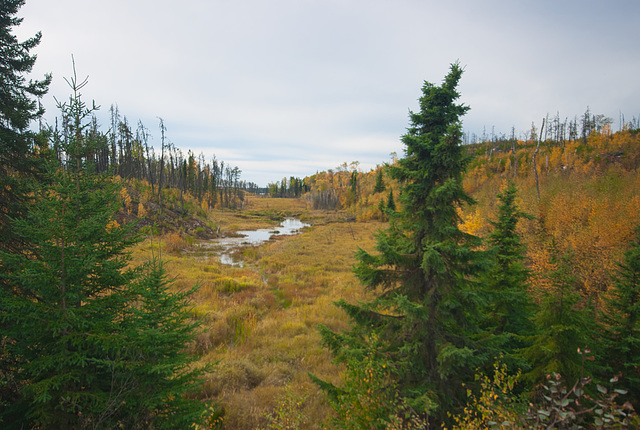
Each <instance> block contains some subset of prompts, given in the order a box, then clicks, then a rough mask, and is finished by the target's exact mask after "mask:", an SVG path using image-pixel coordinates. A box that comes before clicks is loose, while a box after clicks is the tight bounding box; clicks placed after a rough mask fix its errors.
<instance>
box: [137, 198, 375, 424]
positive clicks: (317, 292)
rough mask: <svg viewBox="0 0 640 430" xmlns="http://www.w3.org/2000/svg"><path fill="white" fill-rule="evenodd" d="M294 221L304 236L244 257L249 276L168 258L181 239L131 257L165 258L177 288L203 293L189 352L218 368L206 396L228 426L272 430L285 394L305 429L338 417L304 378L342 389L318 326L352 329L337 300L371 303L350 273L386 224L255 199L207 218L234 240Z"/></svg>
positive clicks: (298, 203)
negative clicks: (301, 224)
mask: <svg viewBox="0 0 640 430" xmlns="http://www.w3.org/2000/svg"><path fill="white" fill-rule="evenodd" d="M292 215H293V216H298V217H300V218H301V219H303V220H305V221H306V222H308V223H311V224H312V226H311V227H310V228H307V229H305V232H304V233H303V234H300V235H296V236H285V237H280V238H278V239H277V240H275V241H271V242H269V243H266V244H264V245H262V246H260V247H257V248H250V249H246V250H245V251H244V267H242V268H241V267H231V266H225V265H221V264H219V263H218V262H217V261H216V260H215V259H214V258H205V257H203V256H201V255H198V254H192V253H187V252H176V250H175V249H173V248H172V249H171V251H172V252H168V250H167V249H166V248H167V243H169V244H171V243H172V240H173V241H176V238H175V237H165V238H163V240H162V241H159V240H158V239H157V238H149V239H147V240H145V241H144V242H143V243H141V244H140V245H139V246H138V247H136V248H135V249H134V250H133V260H134V261H133V263H134V264H140V263H142V262H144V261H145V260H146V259H148V258H149V257H150V256H151V255H152V252H153V253H154V254H155V255H158V254H159V253H161V254H162V258H163V260H164V262H165V267H166V269H167V271H168V273H169V275H170V276H171V277H175V282H174V285H175V288H177V289H180V288H188V287H190V286H191V285H193V284H195V283H198V284H199V285H200V289H199V291H198V292H197V293H196V294H195V295H194V297H193V309H192V313H193V315H194V318H198V319H200V320H201V321H202V323H203V326H204V331H203V333H201V334H200V335H199V336H198V338H197V340H196V342H195V343H194V345H192V347H191V350H192V352H194V353H196V354H198V355H199V357H200V362H201V363H202V364H211V363H217V364H215V365H214V367H213V368H212V370H211V372H210V373H209V374H208V375H207V376H206V378H205V381H204V386H203V391H202V394H201V396H202V398H203V399H207V400H217V401H218V402H220V404H221V405H222V406H223V407H224V409H225V417H224V428H228V429H255V428H266V426H267V424H268V420H267V415H269V414H272V413H273V411H274V410H275V408H277V407H278V406H279V405H280V404H281V403H282V402H283V401H284V399H285V396H286V395H294V396H296V398H301V399H304V401H301V402H299V403H300V405H299V406H296V407H298V409H299V410H298V411H296V413H298V414H300V415H302V416H304V417H305V422H307V423H308V424H307V428H320V425H321V423H323V422H325V420H326V419H327V417H329V416H330V415H331V409H330V407H329V406H328V404H327V403H326V402H325V400H324V395H323V394H322V393H321V392H320V391H319V389H318V388H317V387H316V386H315V385H314V384H312V383H311V382H310V380H309V378H308V376H307V373H308V372H310V373H313V374H315V375H317V376H319V377H321V378H324V379H327V380H330V381H333V382H339V375H340V372H341V371H342V369H341V368H340V367H339V366H338V365H336V364H334V363H332V356H331V354H330V353H329V352H328V351H327V350H326V349H324V348H323V347H322V345H321V342H320V335H319V333H318V330H317V326H318V324H325V325H327V326H329V327H331V328H333V329H341V328H347V327H348V321H347V318H346V316H345V314H344V313H343V312H342V311H340V310H339V309H338V308H336V307H335V306H334V305H333V302H334V301H336V300H338V299H340V298H345V299H346V300H348V301H351V302H355V301H358V300H363V299H365V295H364V292H363V288H362V287H361V285H360V284H359V282H358V280H357V279H356V278H355V277H354V275H353V274H352V272H351V268H352V266H353V264H354V263H355V259H354V252H355V250H356V249H357V247H362V248H365V249H371V248H372V247H373V245H374V239H373V234H374V232H375V231H377V230H378V229H379V228H381V227H382V224H379V223H377V222H368V223H365V222H357V223H356V222H347V221H346V219H347V218H348V217H347V216H346V215H345V214H344V213H340V212H320V211H311V210H309V209H307V203H306V202H305V201H303V200H294V199H272V198H257V197H254V198H251V199H250V200H249V202H248V204H247V205H246V206H245V208H244V209H243V210H242V211H215V212H211V216H210V219H211V221H212V222H213V223H214V224H216V225H217V226H220V231H221V233H223V234H230V233H233V231H234V230H246V229H254V228H262V227H267V226H274V225H277V224H278V223H279V222H280V220H281V219H282V218H283V217H284V216H292ZM152 242H153V246H152ZM159 242H162V246H159V245H158V243H159ZM180 245H181V246H184V243H182V242H181V243H180ZM197 245H198V244H197V243H194V244H193V245H191V246H192V247H197ZM296 405H297V403H296Z"/></svg>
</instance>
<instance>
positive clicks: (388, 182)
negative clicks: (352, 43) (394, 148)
mask: <svg viewBox="0 0 640 430" xmlns="http://www.w3.org/2000/svg"><path fill="white" fill-rule="evenodd" d="M23 3H24V1H23V0H11V1H6V2H4V3H3V7H2V10H0V43H1V46H0V49H1V50H2V58H3V59H6V61H4V60H3V66H2V67H1V68H0V76H1V77H2V84H1V86H0V94H1V97H0V100H1V103H0V194H1V198H0V424H2V425H3V426H4V427H5V428H7V429H24V428H33V429H49V428H51V429H58V428H69V429H76V428H77V429H83V428H93V429H112V428H132V429H136V428H140V429H156V428H172V429H173V428H185V429H187V428H193V429H206V428H216V429H320V428H336V429H435V428H445V429H577V428H589V429H590V428H593V429H618V428H639V427H640V418H639V417H638V415H637V412H636V411H637V409H638V408H639V407H640V215H639V214H640V177H639V175H638V172H639V168H640V132H639V129H640V127H639V124H638V120H637V119H636V118H633V119H632V120H631V121H629V122H624V121H621V124H620V127H619V129H618V130H617V131H614V130H612V123H613V122H612V120H611V119H610V118H607V117H606V116H604V115H601V114H593V113H592V112H591V111H590V110H589V108H587V110H586V111H585V112H584V114H582V115H580V116H579V117H578V116H575V117H574V118H573V119H571V120H569V119H568V118H566V119H562V118H561V117H560V114H559V113H558V114H556V115H555V116H552V117H549V116H547V117H545V118H540V119H538V120H537V121H538V122H533V123H532V125H531V129H530V131H529V132H528V133H526V136H525V138H524V139H518V138H516V136H515V133H514V132H513V131H512V133H511V135H510V136H506V135H496V134H495V133H493V132H492V133H491V136H487V135H486V133H485V134H483V136H482V137H481V138H478V136H475V135H473V136H469V135H468V134H465V133H463V129H462V121H463V118H464V115H465V113H466V112H467V111H468V109H469V107H468V106H465V105H463V104H460V103H458V99H459V97H460V94H459V93H458V90H457V88H458V85H459V82H460V80H461V79H464V73H463V69H462V68H461V67H460V65H459V64H458V63H454V64H452V65H451V67H450V70H449V73H448V74H447V75H446V76H445V77H444V79H443V80H442V82H441V83H440V84H434V83H431V82H425V83H424V86H423V87H422V88H421V93H420V94H419V99H418V101H419V110H418V111H416V112H412V111H411V112H410V113H409V118H408V123H409V125H408V127H407V131H406V133H405V134H404V135H403V136H402V137H401V140H402V143H403V144H404V148H405V151H404V154H402V155H400V156H396V157H395V158H394V159H393V160H391V161H389V162H387V163H382V162H381V164H380V165H378V166H377V167H376V168H375V169H369V170H368V171H365V170H363V169H361V167H360V163H358V162H357V161H353V162H350V163H347V162H345V163H343V164H342V165H340V166H336V167H334V168H328V169H327V170H326V171H322V172H316V173H315V174H313V175H310V176H307V177H304V178H297V177H293V176H289V177H284V178H283V179H282V180H281V181H279V182H276V183H271V184H268V185H267V187H266V188H264V189H261V188H260V187H259V186H258V185H256V184H253V183H247V182H245V181H243V180H242V179H241V173H242V172H241V171H240V170H239V169H238V168H237V167H232V166H230V165H229V164H228V163H225V162H223V161H221V160H218V159H216V158H215V157H214V158H212V159H211V160H206V159H205V157H204V156H203V155H198V156H196V155H195V154H194V153H193V152H192V151H190V150H187V152H186V153H184V152H183V151H182V150H181V149H178V148H177V147H176V146H175V145H174V144H173V143H171V142H170V140H169V138H168V137H167V133H168V132H167V128H166V127H165V123H164V121H163V120H159V132H160V136H161V139H160V149H159V151H158V150H155V149H154V148H153V146H152V145H150V144H149V133H150V132H149V130H148V129H146V128H145V126H144V125H143V124H142V123H138V124H137V126H136V127H132V126H131V124H130V123H129V121H128V120H127V118H126V117H124V116H122V115H121V113H120V112H119V110H118V108H117V107H116V106H112V107H111V109H110V113H111V115H110V116H111V122H110V124H109V125H108V127H107V129H106V130H105V129H104V127H101V126H100V125H99V124H98V121H97V120H96V115H95V112H96V109H97V106H96V105H95V103H93V102H92V103H87V102H86V101H85V99H84V98H83V96H82V95H81V93H85V92H87V91H88V92H90V88H91V84H93V83H89V82H88V81H87V80H86V79H82V78H78V77H77V75H75V74H74V75H73V76H71V77H69V78H68V79H67V83H68V84H69V91H70V95H69V97H68V99H67V100H66V101H64V102H58V106H57V115H58V119H57V120H56V121H55V123H54V124H51V125H44V124H42V121H40V120H41V118H42V115H43V111H42V109H41V108H40V106H39V103H38V98H39V97H41V96H42V95H44V94H46V92H47V90H48V86H49V85H50V82H51V77H50V76H45V77H44V78H43V79H42V80H35V81H34V80H28V79H27V78H28V77H29V72H30V71H31V70H32V67H33V65H34V63H35V61H36V57H35V55H33V53H31V52H30V51H31V50H32V49H33V48H35V47H36V46H37V45H38V43H39V40H40V37H41V36H40V34H39V33H38V34H36V35H35V36H33V37H32V38H30V39H28V40H26V41H23V42H20V41H18V40H17V38H16V37H15V36H14V35H13V30H14V29H15V27H16V26H18V25H19V24H20V19H19V18H18V17H17V14H18V11H19V8H20V6H21V5H22V4H23ZM134 128H135V130H134ZM291 218H294V219H299V220H301V221H303V222H304V223H305V224H306V225H307V226H306V227H305V228H304V229H303V230H302V231H301V232H300V233H299V234H295V235H285V234H284V233H282V232H280V231H279V228H280V223H281V222H282V221H283V220H286V219H291ZM255 229H267V230H269V231H270V233H271V234H272V235H271V239H269V240H267V241H265V242H264V243H261V244H255V245H250V244H242V243H241V244H240V245H238V246H236V247H235V248H231V249H230V250H229V251H228V252H231V253H232V254H233V256H234V260H233V263H231V264H230V263H224V262H223V261H222V260H221V258H220V255H219V252H220V250H219V249H218V248H216V243H218V242H217V241H220V240H224V239H228V238H238V237H239V236H241V235H242V234H243V232H246V231H250V230H255Z"/></svg>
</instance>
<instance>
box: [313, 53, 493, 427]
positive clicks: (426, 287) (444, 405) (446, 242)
mask: <svg viewBox="0 0 640 430" xmlns="http://www.w3.org/2000/svg"><path fill="white" fill-rule="evenodd" d="M461 75H462V68H461V67H460V66H459V65H458V64H457V63H456V64H453V65H452V66H451V70H450V72H449V74H448V75H447V76H446V77H445V79H444V81H443V83H442V85H441V86H436V85H434V84H431V83H429V82H425V84H424V86H423V87H422V97H420V99H419V103H420V110H419V111H418V112H416V113H414V112H410V115H409V116H410V126H409V128H408V131H407V133H406V134H405V135H404V136H402V142H403V143H404V144H405V146H406V148H405V157H404V158H401V159H400V160H398V162H397V164H396V165H394V166H391V167H390V169H389V172H390V175H391V177H392V178H394V179H397V180H398V181H399V183H400V184H401V190H400V196H399V199H400V201H401V208H400V211H399V212H396V213H394V214H392V218H391V220H390V226H389V228H388V229H387V230H386V231H384V232H381V233H380V234H379V235H378V236H377V246H376V248H377V251H378V253H376V254H371V253H368V252H366V251H364V250H359V251H358V253H357V258H358V260H359V261H358V263H357V265H356V267H355V273H356V275H357V276H358V278H359V279H360V280H361V282H362V283H363V284H364V286H365V288H367V289H369V290H372V291H375V292H376V294H377V297H376V299H375V300H373V301H372V302H370V303H366V304H361V305H354V304H348V303H346V302H345V301H341V302H339V305H340V306H341V307H342V308H343V309H344V310H345V311H346V312H347V313H348V314H349V316H350V317H351V318H352V320H353V328H352V329H351V331H349V332H346V333H334V332H332V331H330V330H329V329H327V328H323V329H322V334H323V340H324V342H325V344H326V345H327V346H328V347H329V348H330V349H332V350H333V351H334V353H336V354H337V356H338V357H339V358H340V357H348V356H353V355H358V354H359V355H362V351H365V350H366V339H368V338H369V337H370V334H371V332H373V333H374V334H375V335H376V336H377V337H378V338H379V339H380V341H381V342H386V347H385V348H384V351H385V354H386V358H385V359H386V360H387V361H388V362H389V363H390V366H392V367H394V369H395V370H394V371H393V373H394V374H396V375H398V379H397V389H398V390H399V392H400V394H401V396H402V398H404V399H405V400H406V402H407V404H408V405H409V406H410V407H411V408H412V410H413V411H415V412H416V413H417V414H420V415H422V416H428V417H429V420H430V421H431V422H432V423H434V424H435V423H438V422H441V421H442V420H443V419H444V418H445V417H446V412H447V411H448V410H449V409H450V408H451V407H452V406H454V405H460V404H462V403H463V402H464V399H465V395H466V389H465V388H464V387H463V385H462V384H463V382H465V381H472V380H473V373H474V370H475V369H476V367H477V366H478V365H480V364H481V363H482V362H483V361H484V360H485V359H486V357H485V356H484V355H483V354H481V353H480V351H479V348H478V346H477V344H476V342H474V340H473V335H474V334H475V333H476V332H477V330H478V327H477V321H478V318H479V317H478V315H477V307H476V303H475V302H476V298H477V285H476V284H475V283H473V282H472V279H473V278H474V277H475V276H476V275H477V274H478V273H479V272H480V271H481V270H482V267H484V264H485V263H484V262H485V257H484V254H483V253H482V252H479V251H476V250H475V248H476V247H477V246H478V245H479V242H478V239H477V238H476V237H475V236H472V235H469V234H466V233H464V232H462V231H461V230H460V229H459V224H460V221H461V220H460V217H459V213H458V208H459V207H460V206H461V205H462V204H465V203H473V200H472V198H471V197H470V196H469V195H468V194H467V193H466V192H465V191H464V189H463V187H462V174H463V172H464V169H465V165H466V163H467V159H466V157H465V155H464V149H463V148H461V138H462V131H461V122H460V117H461V116H462V115H464V114H465V112H467V110H468V107H466V106H464V105H462V104H456V100H457V99H458V97H459V94H458V92H457V90H456V88H457V86H458V82H459V80H460V77H461ZM325 387H326V385H325Z"/></svg>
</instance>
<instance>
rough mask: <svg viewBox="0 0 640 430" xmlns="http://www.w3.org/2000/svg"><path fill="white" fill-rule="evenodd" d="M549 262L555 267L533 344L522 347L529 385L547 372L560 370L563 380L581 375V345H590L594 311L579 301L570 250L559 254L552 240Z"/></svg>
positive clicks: (538, 380) (537, 322) (537, 320)
mask: <svg viewBox="0 0 640 430" xmlns="http://www.w3.org/2000/svg"><path fill="white" fill-rule="evenodd" d="M551 263H552V265H553V266H555V269H554V270H553V271H552V272H551V273H549V274H548V275H547V276H548V278H549V280H550V281H551V287H550V289H549V290H547V291H545V292H544V294H543V298H542V302H541V303H540V307H539V309H538V312H537V314H536V315H535V325H536V334H535V335H533V336H532V337H531V339H530V341H531V343H532V345H531V346H529V347H528V348H526V350H525V351H524V353H523V354H524V356H525V358H526V359H527V360H528V361H529V363H530V364H531V366H532V369H531V370H530V371H529V372H528V373H526V374H525V375H524V378H525V380H527V381H529V383H530V384H531V385H533V384H535V383H538V382H540V381H542V380H543V379H544V378H545V377H546V376H547V375H550V374H552V373H554V372H555V373H559V374H560V375H562V376H563V377H564V378H565V380H566V381H575V380H577V379H578V378H580V377H581V372H582V370H583V369H582V364H583V363H582V357H581V355H580V353H579V350H580V349H584V348H588V347H590V345H591V333H592V332H593V329H594V327H593V322H592V321H593V315H591V314H590V313H591V312H590V311H591V309H590V307H589V306H586V305H584V304H583V303H581V296H580V293H579V292H578V291H577V289H576V288H575V283H576V279H575V276H574V275H573V274H572V273H571V254H566V255H560V254H559V252H558V251H557V249H556V246H555V244H552V258H551Z"/></svg>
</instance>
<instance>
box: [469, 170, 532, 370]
mask: <svg viewBox="0 0 640 430" xmlns="http://www.w3.org/2000/svg"><path fill="white" fill-rule="evenodd" d="M516 193H517V190H516V187H515V185H514V183H513V182H511V181H510V182H509V184H508V186H507V188H506V189H505V190H504V191H503V192H502V193H500V194H498V199H499V200H500V205H499V206H498V219H497V220H496V221H492V222H491V225H492V226H493V231H492V232H491V234H490V235H489V237H488V245H489V246H490V256H491V258H492V261H493V263H494V264H493V265H492V266H491V268H490V269H489V270H488V271H487V273H486V274H485V275H484V276H483V277H482V284H483V288H484V289H485V292H486V299H487V306H486V309H485V310H484V311H483V312H482V314H483V323H482V328H483V330H484V331H486V332H487V334H488V337H487V339H486V343H487V345H488V346H489V348H490V349H493V350H494V351H495V352H496V354H504V355H505V360H506V361H507V363H508V364H509V365H512V366H514V365H515V366H516V367H520V368H522V367H524V366H525V363H523V362H522V361H521V360H517V359H516V355H517V353H518V351H519V350H521V349H522V348H523V347H524V346H525V343H524V337H526V336H530V335H532V334H533V333H532V330H533V309H532V304H531V303H532V300H531V298H530V297H529V295H528V294H527V288H528V283H527V281H528V278H529V270H528V269H527V268H526V267H525V266H524V252H525V249H524V246H523V245H522V243H521V241H520V236H519V235H518V233H517V232H516V226H517V224H518V221H519V220H520V219H522V218H527V219H531V218H532V217H531V216H530V215H528V214H526V213H524V212H521V211H519V210H518V208H517V206H516V203H515V199H516Z"/></svg>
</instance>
